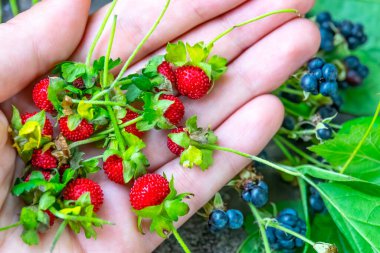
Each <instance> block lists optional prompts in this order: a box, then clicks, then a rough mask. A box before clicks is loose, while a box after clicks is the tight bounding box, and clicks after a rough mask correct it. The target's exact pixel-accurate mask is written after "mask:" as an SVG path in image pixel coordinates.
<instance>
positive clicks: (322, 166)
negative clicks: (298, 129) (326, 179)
mask: <svg viewBox="0 0 380 253" xmlns="http://www.w3.org/2000/svg"><path fill="white" fill-rule="evenodd" d="M274 138H275V139H277V140H279V141H280V142H282V143H283V144H284V145H285V146H287V147H288V148H290V149H291V150H293V151H294V152H295V153H297V154H298V155H300V156H301V157H303V158H305V159H306V160H308V161H309V162H312V163H314V164H315V165H317V166H319V167H321V168H325V169H328V170H330V169H331V168H330V166H327V165H326V164H323V163H321V162H320V161H318V160H316V159H314V158H313V157H311V156H310V155H308V154H306V153H305V152H303V151H302V150H300V149H299V148H297V147H296V146H294V145H293V144H292V143H290V142H289V141H287V140H286V139H285V138H283V137H281V136H279V135H277V136H276V137H274Z"/></svg>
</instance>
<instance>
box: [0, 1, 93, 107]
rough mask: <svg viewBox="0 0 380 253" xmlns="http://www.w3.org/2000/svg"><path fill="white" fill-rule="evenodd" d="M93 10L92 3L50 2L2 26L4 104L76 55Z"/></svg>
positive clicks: (0, 53)
mask: <svg viewBox="0 0 380 253" xmlns="http://www.w3.org/2000/svg"><path fill="white" fill-rule="evenodd" d="M89 8H90V0H64V1H62V0H46V1H43V2H41V3H39V4H37V5H35V6H34V7H33V8H31V9H30V10H28V11H26V12H24V13H21V14H20V15H18V16H17V17H15V18H14V19H12V20H10V21H9V22H8V23H5V24H0V38H1V40H0V56H1V57H0V69H1V71H0V89H1V93H0V102H3V101H4V100H6V99H8V98H9V97H11V96H13V95H15V94H16V93H18V92H19V91H20V90H21V89H23V88H24V87H25V86H27V85H28V84H29V83H30V82H31V81H33V80H34V79H36V78H37V77H39V76H41V75H43V74H44V73H46V72H47V71H49V70H50V69H51V68H52V67H53V66H54V64H56V63H57V62H59V61H62V60H65V59H67V58H68V57H69V56H70V55H71V54H72V53H73V51H74V50H75V48H76V47H77V45H78V44H79V42H80V40H81V38H82V35H83V32H84V29H85V27H86V22H87V18H88V11H89Z"/></svg>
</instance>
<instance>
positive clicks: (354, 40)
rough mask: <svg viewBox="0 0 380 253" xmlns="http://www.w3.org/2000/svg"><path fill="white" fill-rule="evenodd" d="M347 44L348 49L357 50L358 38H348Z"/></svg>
mask: <svg viewBox="0 0 380 253" xmlns="http://www.w3.org/2000/svg"><path fill="white" fill-rule="evenodd" d="M347 43H348V48H349V49H351V50H353V49H355V48H357V47H358V46H360V41H359V39H358V38H356V37H354V36H350V37H348V38H347Z"/></svg>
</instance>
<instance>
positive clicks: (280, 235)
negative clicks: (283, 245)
mask: <svg viewBox="0 0 380 253" xmlns="http://www.w3.org/2000/svg"><path fill="white" fill-rule="evenodd" d="M282 226H283V227H284V228H288V229H291V230H292V227H290V226H288V225H282ZM274 234H275V235H276V237H277V238H278V239H279V240H289V239H292V238H293V235H291V234H288V233H286V232H284V231H282V230H280V229H276V232H275V233H274Z"/></svg>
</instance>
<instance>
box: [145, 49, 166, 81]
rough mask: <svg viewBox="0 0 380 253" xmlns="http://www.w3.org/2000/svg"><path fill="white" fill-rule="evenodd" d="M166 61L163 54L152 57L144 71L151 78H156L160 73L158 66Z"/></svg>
mask: <svg viewBox="0 0 380 253" xmlns="http://www.w3.org/2000/svg"><path fill="white" fill-rule="evenodd" d="M163 61H164V56H163V55H157V56H154V57H152V58H151V59H150V60H149V62H148V64H147V65H146V67H145V68H144V69H143V70H142V73H143V74H144V75H145V76H147V77H150V78H154V77H156V76H158V75H159V73H158V72H157V67H158V66H159V65H160V64H161V63H162V62H163Z"/></svg>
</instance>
